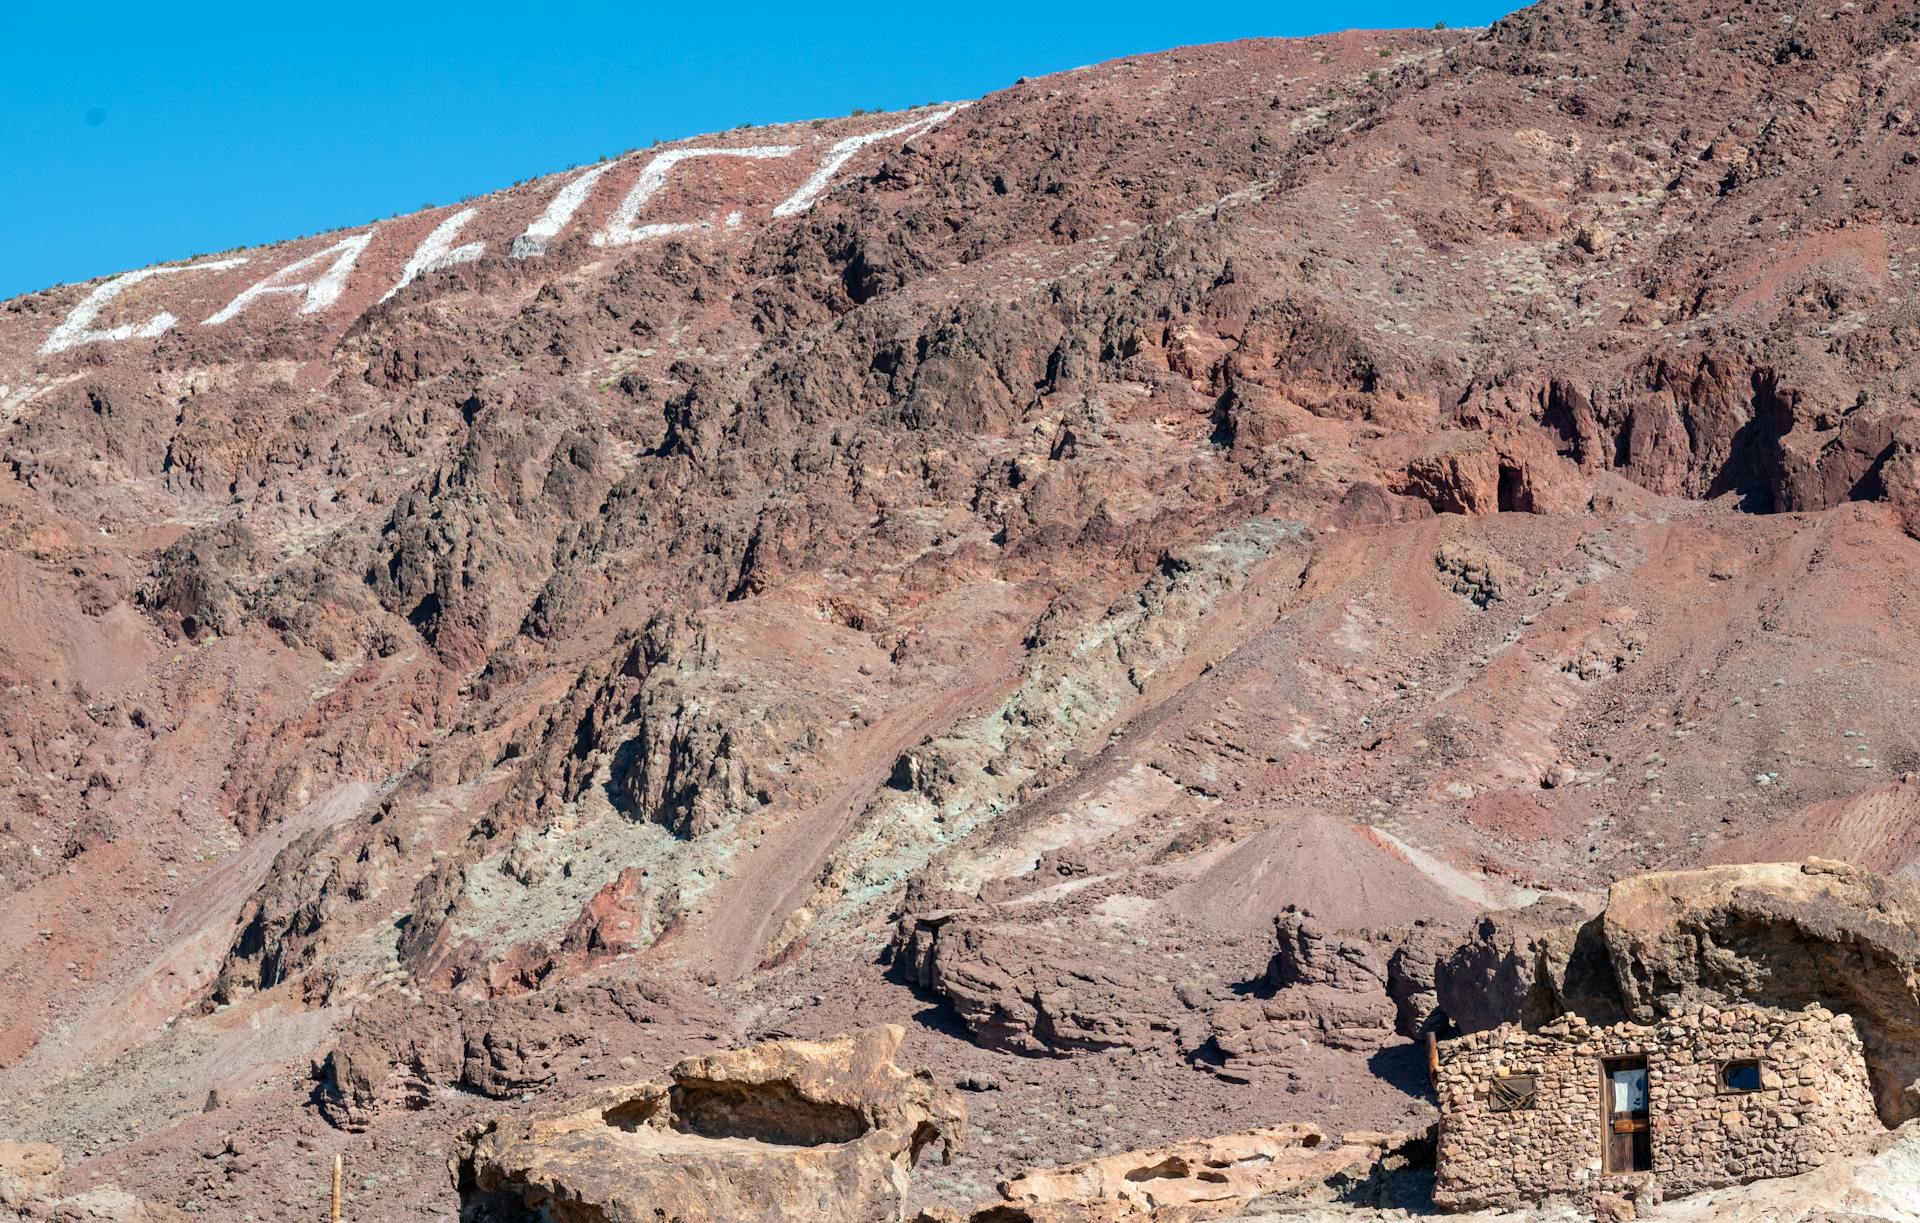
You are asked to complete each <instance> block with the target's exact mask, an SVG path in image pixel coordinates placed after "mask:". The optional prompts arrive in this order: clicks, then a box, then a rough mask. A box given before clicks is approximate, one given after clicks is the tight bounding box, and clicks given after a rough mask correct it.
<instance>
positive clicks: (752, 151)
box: [40, 103, 965, 356]
mask: <svg viewBox="0 0 1920 1223" xmlns="http://www.w3.org/2000/svg"><path fill="white" fill-rule="evenodd" d="M964 106H965V103H961V104H959V105H955V106H948V107H944V108H942V109H940V110H937V111H932V112H930V113H927V114H924V115H922V116H920V117H919V118H915V119H911V120H909V121H908V122H905V123H902V124H899V125H897V126H895V127H889V128H884V129H882V130H880V131H875V132H866V133H864V134H862V135H858V136H849V137H847V138H846V139H844V140H839V141H836V142H835V143H833V144H832V145H829V146H828V147H827V150H826V153H825V155H824V156H823V157H822V158H821V160H820V164H819V165H818V166H817V167H816V168H815V169H814V171H813V173H812V174H811V175H809V176H808V178H807V180H806V181H805V182H804V183H802V184H800V186H799V188H798V189H797V190H795V191H794V193H793V194H792V195H790V196H788V197H787V198H786V199H784V200H782V201H781V202H780V203H778V204H776V205H775V206H774V208H773V216H774V217H775V218H776V219H781V218H787V217H794V216H799V215H800V214H802V213H804V212H806V211H807V210H808V209H810V208H812V207H813V206H814V204H815V203H816V202H817V201H818V200H819V199H820V197H821V196H823V195H825V194H826V192H827V189H828V188H829V187H831V186H832V184H833V180H834V176H835V175H837V174H839V173H840V171H841V170H842V169H844V168H845V167H846V165H847V163H848V162H849V161H851V160H852V159H853V157H854V155H855V154H857V153H858V152H860V150H862V149H864V148H866V147H867V146H869V145H872V144H876V143H878V142H880V141H883V140H889V139H893V138H895V137H900V136H907V135H911V134H913V133H916V132H921V131H925V130H926V129H928V128H930V127H933V126H934V125H935V124H938V123H941V122H943V121H944V120H946V119H948V118H951V117H952V116H953V115H955V114H956V113H958V112H959V111H960V110H961V109H962V108H963V107H964ZM803 147H806V146H801V145H789V144H767V145H747V146H743V147H739V148H717V147H701V148H677V149H667V150H665V151H663V152H659V153H655V154H653V155H652V156H651V157H650V158H648V160H647V162H646V164H645V165H644V166H643V167H641V170H640V175H639V177H638V178H637V179H635V180H634V183H633V186H632V187H631V188H630V189H629V190H628V191H627V194H626V197H625V198H624V199H622V200H621V201H620V206H619V207H618V208H617V209H615V210H614V213H613V215H612V216H611V217H610V218H608V220H607V223H606V226H605V228H603V229H601V230H599V231H598V232H596V233H594V234H593V235H592V238H591V241H592V242H593V244H594V245H595V246H603V247H606V246H629V245H632V244H633V243H636V242H643V241H646V240H648V239H651V238H664V237H667V236H669V235H673V234H684V233H691V232H694V231H697V230H714V229H722V228H724V229H738V228H739V227H740V226H741V225H742V224H743V223H744V220H743V215H742V213H741V212H740V210H739V209H737V208H727V207H726V206H725V204H724V202H722V201H714V203H715V204H717V205H718V208H716V211H715V214H714V216H713V218H710V219H703V220H698V221H650V222H646V223H644V224H643V223H642V222H641V220H640V215H641V213H642V212H644V211H645V210H646V209H647V207H648V205H650V204H651V203H653V202H654V200H655V198H656V197H657V196H658V195H659V194H660V192H661V191H662V189H664V188H665V187H666V185H667V179H668V177H669V176H670V175H671V174H672V173H673V170H674V168H675V167H676V166H678V165H679V164H680V163H681V162H683V161H690V160H692V159H694V158H696V157H737V158H745V159H751V160H771V159H776V158H783V157H792V156H793V155H794V154H796V153H798V152H800V151H801V149H802V148H803ZM628 160H629V159H625V158H621V159H616V160H613V161H608V162H603V163H601V164H600V165H597V166H593V167H590V168H589V169H587V170H584V171H582V172H581V173H579V174H577V175H575V176H574V177H573V178H571V179H569V180H567V182H566V183H565V184H563V185H562V186H561V187H560V189H559V190H558V191H556V192H554V195H553V198H552V199H550V200H549V201H547V206H546V208H545V209H544V210H542V211H541V213H540V215H539V216H538V217H536V218H534V220H533V221H532V223H531V224H529V225H528V226H527V228H526V229H525V230H524V231H523V232H522V233H521V234H520V235H519V236H518V237H516V238H515V239H513V242H512V243H511V245H510V247H509V249H508V253H509V254H510V255H511V256H512V257H513V258H515V259H534V258H538V257H540V256H543V255H545V254H547V252H548V251H549V250H550V249H551V247H552V245H553V242H554V240H555V239H557V238H558V237H559V236H560V235H561V234H562V233H564V232H565V231H566V229H567V227H568V226H569V225H571V224H572V223H573V221H574V219H575V218H576V217H577V216H578V215H579V212H580V209H581V208H582V207H583V206H584V205H585V204H586V201H587V199H588V197H589V196H591V195H592V194H593V191H594V189H595V187H597V186H598V185H599V183H600V180H601V179H602V178H605V177H606V176H607V174H608V172H609V171H612V170H613V169H614V168H615V167H618V166H624V165H626V164H627V162H628ZM477 211H478V210H477V209H475V208H462V209H459V210H458V211H456V212H454V213H452V214H450V215H449V216H447V217H445V218H444V219H442V220H441V221H440V223H439V224H438V225H436V226H435V227H434V228H433V230H432V232H430V233H428V234H427V236H426V237H425V238H424V239H423V240H422V241H421V243H420V245H419V247H418V249H416V250H415V251H414V252H413V256H412V258H410V259H408V260H407V262H406V266H405V268H404V269H403V270H402V272H401V274H400V279H399V281H398V282H397V283H395V284H394V286H393V287H392V288H390V289H388V290H387V291H386V293H385V294H384V295H382V297H381V298H380V300H381V301H383V302H384V301H387V300H389V299H391V298H392V297H393V295H394V294H396V293H398V292H399V291H400V290H402V289H404V288H406V287H407V286H408V285H410V284H412V283H413V282H414V281H415V280H417V279H419V278H420V277H421V276H422V275H424V274H426V273H427V272H432V271H437V270H439V269H441V268H447V267H452V266H454V265H455V264H460V263H471V262H473V261H474V260H476V259H479V258H480V256H481V254H482V253H483V252H484V251H485V249H486V244H485V243H484V242H468V243H465V244H463V245H455V243H456V242H458V241H459V237H460V233H461V231H462V230H463V229H464V228H465V227H466V225H467V223H468V222H470V221H472V220H473V218H474V216H475V215H477ZM375 232H376V231H375V230H373V229H368V230H366V231H364V232H362V233H359V234H355V235H354V236H353V237H350V238H342V239H341V240H340V241H338V242H335V243H334V244H333V245H331V246H328V247H325V248H324V249H322V250H319V251H316V252H314V253H313V254H311V255H307V256H305V257H304V258H301V259H298V260H296V261H295V262H293V263H290V264H288V265H287V266H286V267H283V268H281V269H280V270H279V271H277V272H275V273H273V274H272V275H270V276H267V277H265V278H264V279H262V280H260V281H258V282H257V283H255V284H253V285H251V286H249V287H248V288H246V289H245V290H243V291H242V292H241V293H240V295H239V296H237V297H235V298H234V299H233V300H232V301H231V302H229V303H227V305H226V306H225V307H224V308H222V309H221V310H219V311H218V312H216V313H215V314H213V315H212V316H211V317H209V318H208V319H207V320H206V322H205V324H204V325H205V326H210V327H212V326H219V325H220V324H222V323H226V322H230V321H232V320H233V319H235V318H237V317H239V316H240V315H241V314H243V313H245V312H246V311H247V309H248V308H249V307H250V306H252V305H253V304H254V303H256V302H257V301H259V300H260V299H261V298H263V297H271V296H276V295H285V296H289V297H292V296H301V295H304V300H303V301H302V302H301V305H300V313H301V314H318V313H319V312H321V311H323V310H326V309H329V308H330V307H332V306H334V305H335V304H337V303H338V302H339V300H340V298H341V296H342V295H343V294H344V293H345V291H346V285H347V279H348V278H349V277H350V276H352V275H353V271H354V268H355V267H356V266H357V264H358V262H359V259H360V257H361V255H363V254H365V253H366V251H367V249H368V248H369V247H370V246H371V244H372V243H373V240H374V234H375ZM246 262H247V258H246V257H245V256H233V257H231V258H226V259H212V260H207V261H205V262H202V263H190V264H181V265H177V266H174V267H158V268H141V269H139V270H138V271H133V272H126V273H123V274H122V275H119V276H115V277H113V278H111V279H109V280H106V281H103V282H102V283H101V284H100V285H98V286H97V287H95V288H94V290H93V292H91V293H89V294H88V295H87V296H86V298H85V299H83V300H82V301H81V302H80V304H79V305H77V306H75V307H74V308H73V311H72V313H70V314H69V315H68V316H67V318H66V320H65V321H64V322H62V323H61V324H60V325H59V326H58V327H56V328H55V329H54V331H53V334H52V335H50V336H48V337H47V341H46V343H45V344H43V345H42V346H41V348H40V352H41V355H43V356H49V355H52V354H54V353H58V352H65V351H66V350H68V349H70V348H76V347H78V346H80V345H82V344H95V343H103V342H110V341H119V340H130V339H151V338H153V337H154V336H157V335H160V334H162V333H163V332H165V331H167V330H168V329H169V328H171V327H173V326H174V325H175V324H176V323H177V322H178V321H179V320H178V319H176V318H175V317H174V316H173V315H172V314H169V313H167V312H166V311H164V310H162V311H161V312H160V313H158V314H156V315H154V316H153V317H152V318H150V319H148V320H147V321H146V322H144V323H139V324H133V323H128V324H123V325H121V326H118V327H103V328H97V329H96V328H94V323H95V322H96V321H97V320H98V319H99V317H100V315H101V314H102V312H104V311H105V310H106V309H107V307H108V306H109V305H111V304H112V302H113V300H114V298H116V297H118V296H119V295H120V294H121V293H122V292H123V291H125V290H126V289H129V288H131V287H132V286H134V285H136V284H139V283H140V282H141V281H143V280H146V279H148V278H149V277H153V276H163V275H166V274H168V273H171V272H196V271H208V272H212V271H220V270H223V269H226V268H233V267H238V266H240V265H241V264H243V263H246ZM323 266H324V268H325V270H324V271H322V272H320V274H319V275H318V276H309V275H307V274H308V273H311V272H313V271H314V270H315V269H318V268H321V267H323Z"/></svg>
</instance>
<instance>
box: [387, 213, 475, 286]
mask: <svg viewBox="0 0 1920 1223" xmlns="http://www.w3.org/2000/svg"><path fill="white" fill-rule="evenodd" d="M474 211H475V210H474V209H472V208H462V209H461V210H460V211H459V212H456V213H454V214H453V215H452V216H450V217H448V218H447V219H446V220H444V221H442V222H440V224H438V225H436V226H434V227H433V232H432V233H430V234H428V235H427V237H426V240H425V241H423V242H422V243H420V247H419V249H418V250H416V251H414V252H413V258H411V259H409V260H407V266H406V269H405V270H404V271H402V272H401V273H400V281H399V283H398V284H396V285H394V286H393V287H392V288H391V289H388V290H387V291H386V294H385V295H384V296H382V297H381V298H380V300H381V301H385V300H387V298H389V297H392V296H393V295H394V294H395V293H398V292H399V291H400V290H402V289H404V288H406V287H407V286H408V285H410V284H412V283H413V282H414V281H415V280H417V279H419V277H420V274H421V273H422V272H437V271H439V270H440V269H441V268H450V267H452V266H454V265H455V264H457V263H472V262H473V261H474V260H476V259H478V258H479V257H480V253H481V252H482V251H484V250H486V249H487V244H486V243H484V242H469V243H467V244H466V245H465V246H454V244H453V240H454V239H455V238H457V237H459V236H460V231H461V230H462V229H463V228H465V226H466V224H467V222H468V221H471V220H473V214H474Z"/></svg>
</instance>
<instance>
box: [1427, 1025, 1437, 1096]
mask: <svg viewBox="0 0 1920 1223" xmlns="http://www.w3.org/2000/svg"><path fill="white" fill-rule="evenodd" d="M1439 1077H1440V1042H1439V1041H1438V1040H1437V1039H1435V1038H1434V1035H1433V1033H1432V1031H1428V1033H1427V1082H1429V1083H1432V1084H1433V1085H1434V1086H1435V1087H1438V1086H1439V1085H1440V1084H1439V1082H1438V1079H1439Z"/></svg>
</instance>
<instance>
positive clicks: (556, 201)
mask: <svg viewBox="0 0 1920 1223" xmlns="http://www.w3.org/2000/svg"><path fill="white" fill-rule="evenodd" d="M616 164H618V163H617V162H611V161H609V162H607V163H606V164H604V165H599V166H595V167H594V168H593V169H591V170H588V171H587V172H586V173H585V174H582V175H580V176H579V177H578V178H575V179H574V180H572V181H571V182H569V183H568V184H567V185H566V186H564V187H562V188H560V190H558V191H556V192H554V195H553V200H552V202H551V203H549V204H548V205H547V210H546V211H545V212H543V213H541V214H540V215H539V216H538V217H535V218H534V221H533V224H531V225H529V226H527V230H526V232H525V233H523V234H521V235H520V236H519V237H517V238H515V239H514V240H513V245H512V246H511V247H509V248H508V250H507V253H508V254H510V255H512V256H513V257H514V258H515V259H532V258H535V257H537V256H540V255H544V254H546V253H547V245H548V244H549V243H551V242H552V241H553V240H554V239H555V238H557V237H559V236H560V231H562V230H564V229H565V228H566V227H567V223H568V222H570V221H572V220H573V214H574V213H576V212H578V211H580V205H582V204H584V203H586V202H587V196H588V195H589V194H591V193H592V191H593V185H594V184H595V183H597V182H599V181H600V179H601V177H602V176H603V175H605V174H606V172H607V171H608V170H611V169H613V167H614V166H615V165H616Z"/></svg>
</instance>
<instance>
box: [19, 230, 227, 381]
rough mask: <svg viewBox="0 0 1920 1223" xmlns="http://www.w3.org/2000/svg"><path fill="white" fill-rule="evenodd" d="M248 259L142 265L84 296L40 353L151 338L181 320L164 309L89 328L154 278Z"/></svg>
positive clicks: (215, 268)
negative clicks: (119, 299) (118, 299)
mask: <svg viewBox="0 0 1920 1223" xmlns="http://www.w3.org/2000/svg"><path fill="white" fill-rule="evenodd" d="M246 261H247V257H246V256H245V255H235V256H234V257H233V258H231V259H210V260H208V261H207V262H205V263H187V264H181V265H180V266H178V267H165V268H141V269H140V270H139V271H137V272H123V273H121V274H120V275H118V276H115V277H114V278H113V279H111V280H108V281H104V282H102V283H101V284H100V286H99V287H98V288H96V289H95V290H94V291H93V292H91V293H89V294H87V295H86V297H84V298H82V299H81V301H80V304H79V305H77V306H75V307H74V308H73V311H72V313H70V314H68V315H67V317H66V320H65V321H64V322H62V323H61V324H60V325H59V326H58V327H55V328H54V329H53V334H52V335H50V336H48V337H47V342H46V343H45V344H42V345H41V346H40V355H41V356H43V357H45V356H51V355H52V354H54V353H57V352H65V351H66V350H67V349H69V348H78V347H79V346H80V345H82V344H101V343H117V342H119V341H121V340H134V339H139V340H151V339H152V338H153V337H155V336H157V335H160V334H162V333H163V332H165V331H166V330H167V329H168V328H170V327H172V326H173V325H174V324H175V323H177V322H179V321H180V320H179V319H177V318H175V317H174V316H173V315H171V314H168V313H167V312H166V311H165V310H162V311H161V312H160V313H158V314H156V315H154V316H153V317H152V318H150V319H148V320H147V321H146V322H144V323H141V324H139V325H138V326H135V325H134V324H132V323H124V324H122V325H121V326H118V327H105V328H102V329H100V330H98V331H92V330H89V328H91V327H92V326H93V321H94V320H95V319H97V318H99V317H100V312H101V311H102V310H105V309H106V308H107V306H108V305H109V304H110V303H111V302H112V301H113V299H114V298H116V297H118V296H120V294H122V293H123V292H125V291H126V290H128V289H131V288H132V287H133V286H134V285H137V284H139V283H140V282H141V281H143V280H146V279H148V278H150V277H153V276H165V275H167V274H169V273H171V272H218V271H221V270H223V269H226V268H237V267H239V266H240V265H241V264H243V263H245V262H246Z"/></svg>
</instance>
